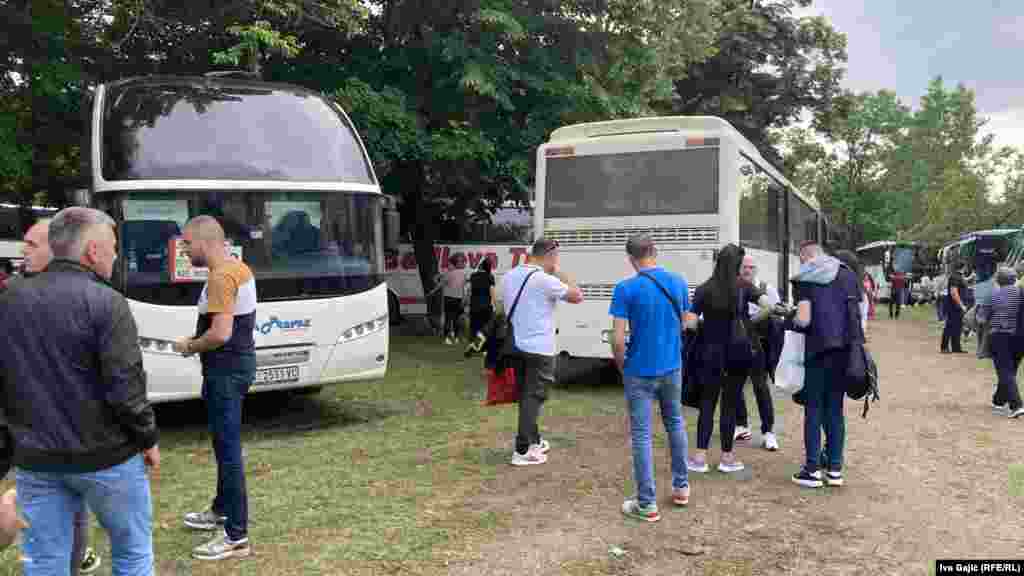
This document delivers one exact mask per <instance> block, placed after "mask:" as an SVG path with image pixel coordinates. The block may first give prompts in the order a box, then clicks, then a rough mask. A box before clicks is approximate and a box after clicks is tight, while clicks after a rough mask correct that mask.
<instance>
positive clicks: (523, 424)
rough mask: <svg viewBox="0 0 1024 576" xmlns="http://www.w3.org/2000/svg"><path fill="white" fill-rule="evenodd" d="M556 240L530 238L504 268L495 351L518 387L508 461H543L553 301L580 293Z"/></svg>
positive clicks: (552, 344)
mask: <svg viewBox="0 0 1024 576" xmlns="http://www.w3.org/2000/svg"><path fill="white" fill-rule="evenodd" d="M558 260H559V259H558V242H555V241H553V240H547V239H544V238H541V239H539V240H537V241H536V242H534V244H533V247H532V249H531V250H530V254H529V256H528V257H527V259H526V262H525V263H523V264H522V265H520V266H517V267H515V268H513V269H512V270H509V271H508V272H506V273H505V278H504V279H503V286H502V296H503V298H502V300H503V302H504V305H505V306H506V309H507V315H506V319H507V334H506V336H505V342H504V344H503V346H502V351H501V356H502V357H503V358H507V360H508V362H509V363H510V364H511V366H512V367H513V368H514V370H515V373H516V384H517V387H518V390H519V431H518V433H517V434H516V441H515V450H514V451H513V453H512V460H511V462H510V464H512V465H513V466H529V465H534V464H543V463H545V462H547V452H548V450H549V449H550V446H549V445H548V443H547V441H546V440H544V439H543V438H541V436H540V428H539V427H538V424H537V419H538V418H539V416H540V407H541V405H542V404H543V403H544V401H545V400H546V399H547V387H548V385H550V384H552V383H553V382H554V379H555V377H554V374H555V323H554V315H555V306H556V305H557V304H558V302H559V301H562V300H564V301H566V302H569V303H571V304H578V303H580V302H582V301H583V293H582V292H581V291H580V289H579V288H578V287H576V285H575V284H574V283H573V282H572V281H571V280H569V278H568V277H567V276H565V275H564V274H562V272H561V271H560V270H559V262H558Z"/></svg>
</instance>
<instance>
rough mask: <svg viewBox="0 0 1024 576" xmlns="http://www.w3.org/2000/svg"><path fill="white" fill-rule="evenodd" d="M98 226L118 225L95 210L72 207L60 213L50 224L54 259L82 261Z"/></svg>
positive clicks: (51, 250)
mask: <svg viewBox="0 0 1024 576" xmlns="http://www.w3.org/2000/svg"><path fill="white" fill-rule="evenodd" d="M97 226H110V227H111V228H116V227H117V224H116V223H114V219H113V218H111V217H110V216H107V215H106V214H105V213H103V212H100V211H99V210H95V209H93V208H83V207H81V206H72V207H70V208H65V209H63V210H61V211H60V212H58V213H57V215H56V216H54V217H53V220H52V221H51V222H50V252H52V253H53V257H54V259H58V258H59V259H61V260H74V261H76V262H77V261H78V260H81V258H82V255H83V254H84V253H85V243H86V241H87V240H88V239H89V234H90V233H91V232H92V231H93V230H94V229H95V228H96V227H97Z"/></svg>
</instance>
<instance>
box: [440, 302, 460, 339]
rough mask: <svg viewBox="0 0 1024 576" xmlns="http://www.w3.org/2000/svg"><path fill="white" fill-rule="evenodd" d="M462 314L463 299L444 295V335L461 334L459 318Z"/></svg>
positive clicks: (456, 335)
mask: <svg viewBox="0 0 1024 576" xmlns="http://www.w3.org/2000/svg"><path fill="white" fill-rule="evenodd" d="M461 316H462V299H461V298H452V297H450V296H445V297H444V335H445V336H455V337H458V335H459V318H460V317H461Z"/></svg>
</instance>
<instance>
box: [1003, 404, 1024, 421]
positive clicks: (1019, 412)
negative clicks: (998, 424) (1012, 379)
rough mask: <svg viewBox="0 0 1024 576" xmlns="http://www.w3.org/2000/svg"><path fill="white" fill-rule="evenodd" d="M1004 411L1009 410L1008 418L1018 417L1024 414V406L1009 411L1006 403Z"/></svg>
mask: <svg viewBox="0 0 1024 576" xmlns="http://www.w3.org/2000/svg"><path fill="white" fill-rule="evenodd" d="M1006 411H1007V412H1009V414H1010V418H1020V417H1021V416H1024V406H1021V407H1020V408H1017V409H1016V410H1014V411H1013V412H1010V406H1009V405H1007V406H1006Z"/></svg>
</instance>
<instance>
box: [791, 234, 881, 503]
mask: <svg viewBox="0 0 1024 576" xmlns="http://www.w3.org/2000/svg"><path fill="white" fill-rule="evenodd" d="M800 262H801V264H800V272H799V273H798V274H797V276H796V277H795V278H794V279H793V282H794V284H795V286H794V288H795V290H796V298H795V300H796V302H797V312H796V317H795V318H793V320H792V322H791V324H790V326H787V328H790V329H794V330H797V331H799V332H803V333H804V334H806V335H807V339H806V348H805V350H804V354H805V365H804V366H805V373H804V388H803V390H801V392H800V394H801V396H802V397H803V400H804V402H805V404H804V448H805V450H806V456H807V457H806V461H805V463H804V466H803V468H801V469H800V471H799V472H797V473H796V474H794V475H793V482H796V483H797V484H799V485H801V486H806V487H809V488H820V487H821V486H822V485H823V484H828V485H829V486H842V484H843V472H842V468H843V449H844V447H845V446H844V445H845V441H846V417H845V416H844V414H843V398H844V397H845V395H846V368H847V364H848V363H849V357H850V344H851V343H852V342H854V341H855V340H856V339H860V340H861V341H863V335H862V334H861V332H860V330H859V327H860V326H859V324H858V325H857V326H850V325H849V324H850V320H849V319H850V314H849V311H850V308H849V307H850V306H856V307H857V310H858V312H857V314H858V315H857V316H855V317H857V318H859V310H860V298H861V288H860V282H859V281H858V280H857V275H856V274H855V273H854V272H853V271H851V270H850V269H849V268H847V267H846V266H844V265H842V264H841V263H840V262H839V260H837V259H835V258H833V257H832V256H827V255H825V253H824V252H823V251H822V249H821V246H819V245H818V244H816V243H807V244H805V245H804V246H802V247H801V248H800ZM822 427H824V429H825V441H826V442H825V444H826V451H827V462H826V466H825V468H826V470H825V474H824V482H823V481H822V480H823V477H822V473H821V471H820V470H819V469H818V468H819V458H820V451H821V428H822Z"/></svg>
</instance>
